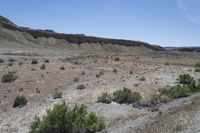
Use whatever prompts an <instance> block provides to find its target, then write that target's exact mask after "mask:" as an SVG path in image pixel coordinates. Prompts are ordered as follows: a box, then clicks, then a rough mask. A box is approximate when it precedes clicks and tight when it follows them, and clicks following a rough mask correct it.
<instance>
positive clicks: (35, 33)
mask: <svg viewBox="0 0 200 133" xmlns="http://www.w3.org/2000/svg"><path fill="white" fill-rule="evenodd" d="M0 27H1V28H3V29H5V30H4V33H0V35H1V38H2V36H4V39H5V36H7V37H6V38H13V37H12V36H13V34H11V32H13V33H16V34H15V37H14V38H15V40H17V41H18V42H20V40H19V39H20V38H23V39H24V40H25V41H27V42H26V43H28V41H31V43H39V44H42V43H44V42H45V45H48V41H49V38H51V40H52V39H53V40H54V43H55V44H54V45H56V42H57V44H59V42H60V41H59V40H62V44H63V43H66V44H67V43H70V44H74V45H83V44H85V45H86V44H87V45H90V47H105V48H103V49H109V48H111V49H112V47H110V46H111V45H113V46H114V49H116V47H123V48H122V50H121V51H122V52H123V49H124V47H127V49H128V48H129V49H132V48H133V47H142V48H145V49H148V50H155V51H161V50H164V49H163V48H162V47H159V46H155V45H150V44H148V43H145V42H140V41H131V40H122V39H108V38H99V37H93V36H85V35H84V34H62V33H56V32H54V31H53V30H35V29H30V28H25V27H19V26H17V25H16V24H14V23H13V22H11V21H10V20H8V19H7V18H5V17H3V16H0ZM0 32H2V30H1V31H0ZM20 34H21V35H20ZM18 35H20V36H21V37H19V38H17V36H18ZM8 36H10V37H8ZM41 38H43V39H42V40H43V42H42V40H41ZM45 39H46V41H44V40H45ZM39 40H41V42H40V41H39ZM10 41H11V40H10ZM12 41H14V40H12ZM49 45H51V42H49ZM67 45H69V44H67ZM91 45H93V46H91ZM96 45H97V46H96ZM106 45H108V46H106ZM130 47H131V48H130ZM79 49H80V50H82V49H81V47H79ZM85 49H86V48H85ZM97 49H98V48H97ZM118 49H119V50H118V51H120V48H118ZM99 50H100V49H99ZM111 51H112V50H111ZM114 52H115V51H114ZM125 52H126V51H125Z"/></svg>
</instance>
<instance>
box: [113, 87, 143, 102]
mask: <svg viewBox="0 0 200 133" xmlns="http://www.w3.org/2000/svg"><path fill="white" fill-rule="evenodd" d="M141 98H142V97H141V95H140V93H139V92H132V91H131V90H130V89H127V88H123V90H118V91H115V92H114V93H113V98H112V99H113V101H114V102H117V103H120V104H121V103H127V104H130V103H134V102H139V101H140V100H141Z"/></svg>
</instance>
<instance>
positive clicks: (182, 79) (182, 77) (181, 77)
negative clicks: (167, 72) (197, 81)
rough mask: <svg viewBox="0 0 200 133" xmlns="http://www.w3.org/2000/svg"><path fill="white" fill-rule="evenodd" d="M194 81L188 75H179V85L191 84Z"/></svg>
mask: <svg viewBox="0 0 200 133" xmlns="http://www.w3.org/2000/svg"><path fill="white" fill-rule="evenodd" d="M193 80H194V78H193V77H191V76H190V75H189V74H181V75H179V78H178V81H179V83H181V84H191V83H192V81H193Z"/></svg>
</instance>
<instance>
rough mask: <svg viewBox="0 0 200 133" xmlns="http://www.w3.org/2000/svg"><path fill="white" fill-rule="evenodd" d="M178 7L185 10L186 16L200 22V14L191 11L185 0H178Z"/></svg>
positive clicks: (190, 19)
mask: <svg viewBox="0 0 200 133" xmlns="http://www.w3.org/2000/svg"><path fill="white" fill-rule="evenodd" d="M177 7H178V8H179V9H181V10H182V11H183V13H184V14H185V16H186V18H187V19H188V20H189V21H191V22H193V23H196V24H200V15H195V14H193V13H192V11H190V9H189V8H188V6H187V5H186V3H185V2H184V0H177Z"/></svg>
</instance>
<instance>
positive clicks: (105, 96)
mask: <svg viewBox="0 0 200 133" xmlns="http://www.w3.org/2000/svg"><path fill="white" fill-rule="evenodd" d="M97 101H98V102H101V103H107V104H109V103H111V102H112V97H111V95H110V94H108V93H107V92H103V93H102V94H101V96H98V98H97Z"/></svg>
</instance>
